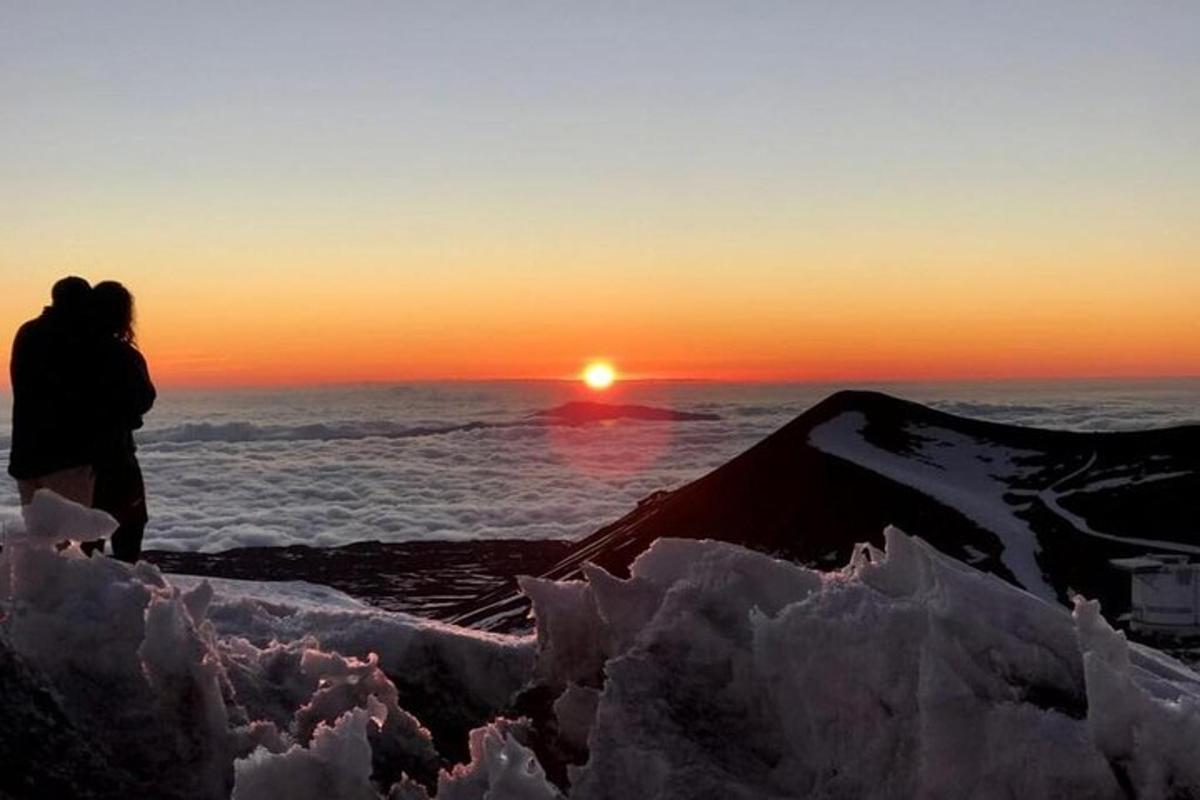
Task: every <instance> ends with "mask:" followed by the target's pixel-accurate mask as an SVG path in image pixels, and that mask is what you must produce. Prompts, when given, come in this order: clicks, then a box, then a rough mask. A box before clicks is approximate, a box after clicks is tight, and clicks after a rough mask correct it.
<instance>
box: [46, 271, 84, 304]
mask: <svg viewBox="0 0 1200 800" xmlns="http://www.w3.org/2000/svg"><path fill="white" fill-rule="evenodd" d="M91 293H92V285H91V284H90V283H88V282H87V281H85V280H84V279H83V278H80V277H79V276H78V275H68V276H67V277H65V278H62V279H60V280H58V281H57V282H56V283H55V284H54V286H53V288H51V289H50V304H51V306H53V307H54V308H55V309H57V310H58V311H65V312H67V313H73V312H80V311H83V310H84V309H86V308H87V304H88V298H89V297H90V295H91Z"/></svg>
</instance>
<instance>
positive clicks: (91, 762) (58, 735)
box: [0, 635, 149, 800]
mask: <svg viewBox="0 0 1200 800" xmlns="http://www.w3.org/2000/svg"><path fill="white" fill-rule="evenodd" d="M0 686H2V687H4V710H3V713H0V743H2V745H0V798H3V800H41V799H42V798H50V797H54V798H57V797H71V798H79V800H89V798H97V799H99V798H110V797H136V796H139V795H141V796H149V795H147V794H146V789H147V787H146V786H144V785H142V784H140V783H139V782H138V781H136V780H134V778H132V777H131V776H129V775H128V774H126V773H124V772H122V771H121V770H120V769H117V768H115V767H113V766H112V764H111V760H110V759H109V757H108V754H107V753H105V751H104V745H105V742H106V737H105V735H104V734H103V733H96V732H92V733H91V734H88V733H86V732H84V731H82V730H80V729H79V728H78V727H76V726H75V725H74V724H73V723H72V722H71V718H70V716H69V715H68V714H67V713H66V710H65V709H64V708H63V707H62V704H61V701H60V698H59V697H58V695H57V694H56V693H55V692H54V690H53V689H52V688H50V686H49V685H48V684H47V683H46V682H45V680H43V678H42V677H41V676H40V675H39V674H38V673H36V672H35V671H34V670H32V669H30V668H29V666H28V665H26V663H25V662H24V661H23V660H22V659H21V658H20V657H19V656H18V655H17V654H16V653H15V652H14V651H13V650H12V648H11V647H9V645H8V642H7V641H6V640H5V638H4V637H3V635H0Z"/></svg>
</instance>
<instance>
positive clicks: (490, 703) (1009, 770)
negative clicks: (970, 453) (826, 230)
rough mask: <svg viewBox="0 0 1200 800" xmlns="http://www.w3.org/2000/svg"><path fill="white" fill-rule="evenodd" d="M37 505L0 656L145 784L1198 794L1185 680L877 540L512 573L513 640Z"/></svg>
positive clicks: (3, 565)
mask: <svg viewBox="0 0 1200 800" xmlns="http://www.w3.org/2000/svg"><path fill="white" fill-rule="evenodd" d="M62 511H63V507H62V506H61V505H60V504H57V503H51V504H49V505H47V504H46V503H43V504H41V505H38V506H35V507H33V508H31V509H30V510H29V517H30V518H29V519H27V520H26V525H27V527H28V528H30V529H35V530H40V531H42V534H41V535H39V536H38V537H33V538H30V537H20V536H18V537H14V538H11V539H10V540H9V542H8V545H7V546H6V547H5V548H4V550H3V552H2V553H0V576H3V584H2V585H0V613H2V614H3V621H2V622H0V655H5V656H6V657H5V658H0V665H2V664H18V663H19V665H20V667H19V669H20V671H21V674H20V675H19V676H17V675H16V673H14V676H15V677H17V678H19V681H17V682H16V683H15V684H14V685H17V686H32V685H37V686H45V687H48V691H50V692H52V694H53V697H54V698H55V709H61V711H62V713H63V714H65V715H66V717H67V718H68V719H66V720H65V721H62V720H59V719H58V717H54V718H53V719H51V717H49V716H47V718H46V721H47V729H48V727H49V725H50V723H51V722H53V724H54V727H55V730H56V731H58V735H59V737H60V738H61V737H69V736H71V737H75V739H76V740H77V741H78V742H79V743H80V746H79V747H77V748H74V750H78V751H79V752H85V751H93V750H94V751H97V752H98V754H99V756H98V757H100V758H102V759H103V760H104V761H105V762H107V763H108V764H109V765H110V768H111V770H112V771H113V774H114V775H120V776H122V777H121V780H120V781H119V783H120V784H121V785H123V786H130V785H131V786H141V787H143V788H144V791H143V793H144V794H146V795H147V796H154V797H164V798H186V799H187V800H191V799H192V798H197V799H200V798H205V799H207V798H229V797H233V798H236V799H237V800H260V799H261V798H278V797H289V798H299V799H300V800H303V799H304V798H317V797H320V798H333V799H334V800H337V799H338V798H350V799H353V800H360V799H361V800H368V799H373V798H387V800H428V798H430V797H436V798H438V800H485V799H489V800H551V799H552V798H563V797H569V798H585V799H586V798H638V800H651V799H652V798H790V797H798V796H805V797H807V796H812V797H839V798H841V797H850V798H892V797H935V798H936V797H945V798H958V797H983V798H987V797H1012V796H1027V797H1031V798H1041V797H1084V798H1110V797H1111V798H1119V797H1127V796H1142V797H1166V796H1197V795H1198V794H1200V759H1196V757H1195V755H1196V748H1195V745H1194V743H1195V742H1196V741H1197V739H1198V736H1200V676H1197V675H1196V674H1195V673H1193V672H1191V671H1189V670H1188V669H1187V668H1185V667H1183V666H1182V665H1180V664H1179V663H1177V662H1175V661H1173V660H1171V659H1170V658H1168V657H1166V656H1164V655H1162V654H1160V653H1157V652H1156V651H1153V650H1148V649H1146V648H1141V647H1136V646H1131V645H1129V644H1128V643H1127V642H1126V641H1125V639H1124V637H1123V636H1122V635H1121V634H1120V633H1117V632H1115V631H1113V630H1112V629H1111V628H1110V627H1109V626H1108V625H1107V623H1106V622H1105V621H1104V619H1103V618H1102V617H1101V616H1100V613H1099V608H1098V607H1097V605H1096V604H1095V603H1092V602H1089V601H1085V600H1082V599H1080V600H1078V601H1077V602H1076V606H1075V609H1074V612H1073V614H1072V613H1070V612H1068V611H1066V610H1065V609H1062V608H1059V607H1057V606H1054V605H1051V604H1048V603H1046V602H1044V601H1042V600H1040V599H1039V598H1037V597H1035V596H1033V595H1030V594H1028V593H1026V592H1023V591H1021V590H1019V589H1016V588H1014V587H1012V586H1010V585H1009V584H1006V583H1004V582H1003V581H1001V580H999V579H998V578H995V577H992V576H989V575H985V574H983V573H980V572H978V571H976V570H974V569H972V568H970V567H967V566H965V565H962V564H959V563H957V562H954V561H952V560H950V559H948V558H947V557H945V556H943V555H941V554H939V553H938V552H937V551H935V550H934V549H932V548H931V547H929V546H927V545H925V544H924V543H923V542H921V541H920V540H918V539H914V538H910V537H908V536H906V535H904V534H902V533H900V532H899V531H897V530H894V529H889V530H888V531H887V533H886V537H885V538H886V549H885V550H883V551H880V550H877V549H874V548H872V547H870V546H862V547H859V548H857V549H856V550H855V553H854V556H853V558H852V559H851V561H850V563H849V564H848V565H847V566H846V567H844V568H843V569H842V570H840V571H838V572H833V573H820V572H816V571H813V570H809V569H806V568H803V567H800V566H797V565H794V564H790V563H786V562H782V561H778V560H775V559H772V558H769V557H767V556H764V555H762V554H759V553H754V552H751V551H748V550H745V549H742V548H739V547H737V546H734V545H729V544H724V543H717V542H706V541H695V540H675V539H664V540H660V541H658V542H656V543H655V544H654V545H653V546H652V547H651V548H650V549H649V550H648V551H647V552H645V553H644V554H643V555H642V556H640V557H639V558H638V560H637V561H636V562H635V563H634V565H633V567H632V571H631V576H630V578H628V579H618V578H614V577H613V576H612V575H610V574H608V573H606V572H604V571H603V570H600V569H597V568H591V567H589V568H586V569H585V571H584V574H585V580H582V581H575V582H551V581H544V580H537V579H525V580H523V582H522V586H523V588H524V590H525V591H526V593H527V594H528V595H529V596H530V598H531V599H532V601H533V606H534V612H535V615H536V617H537V637H536V641H534V640H533V639H532V638H529V637H505V636H496V635H490V634H480V633H478V632H473V631H470V630H466V629H461V628H454V627H451V626H446V625H441V624H437V623H432V622H428V621H425V620H421V619H418V618H415V617H410V616H406V615H401V614H392V613H387V612H382V611H378V610H375V609H371V608H368V607H364V606H362V605H361V604H358V603H357V602H355V601H353V600H351V599H349V598H346V597H345V596H343V595H340V593H336V592H331V591H326V590H322V589H320V588H319V587H314V586H312V585H310V584H285V585H271V584H248V583H244V582H238V581H221V582H216V583H214V582H209V581H201V580H196V579H175V578H173V577H172V576H164V575H162V574H161V573H159V571H158V570H157V569H155V568H154V567H152V566H150V565H138V566H136V567H130V566H128V565H125V564H123V563H120V562H116V561H112V560H110V559H107V558H102V557H96V558H87V557H85V556H83V554H82V553H81V552H80V551H79V549H78V547H75V546H71V547H68V548H66V549H65V550H63V551H61V552H59V551H56V550H55V548H53V547H45V546H43V545H42V544H41V542H44V541H62V540H64V539H72V538H79V537H77V536H76V537H73V536H72V531H71V530H69V526H70V525H72V524H76V523H79V524H81V525H82V524H84V523H83V518H82V517H80V516H79V515H78V514H77V513H75V512H74V511H72V512H71V513H67V514H64V513H62ZM64 526H66V527H64ZM93 532H94V529H92V528H88V529H87V535H88V536H90V535H91V534H92V533H93ZM85 538H86V537H85ZM7 656H11V658H9V657H7ZM14 669H15V668H14ZM0 677H7V676H0ZM5 685H8V683H7V682H6V684H5ZM39 697H40V696H39ZM5 702H6V706H7V707H8V708H9V709H10V711H11V710H13V709H16V710H17V711H19V712H20V711H24V712H28V713H25V714H24V717H23V718H35V717H36V716H37V715H38V714H39V713H42V712H40V711H39V709H40V708H41V707H42V706H43V705H45V698H41V699H38V698H35V697H33V695H32V694H30V696H28V697H26V696H24V695H22V694H20V693H18V694H16V695H10V696H6V698H5ZM39 704H41V705H39ZM55 713H58V711H55ZM4 730H5V728H3V726H0V732H2V731H4ZM67 744H69V742H68V743H67ZM64 746H66V745H64ZM0 752H3V753H4V756H5V761H6V763H7V762H8V760H9V759H10V758H11V759H12V760H13V763H27V764H30V765H31V766H30V768H31V769H33V770H36V769H39V768H40V767H39V763H38V762H36V761H33V760H31V754H32V753H33V752H35V751H34V750H33V745H32V744H31V743H26V742H23V741H22V740H21V738H20V737H19V736H15V735H9V736H8V738H6V739H5V740H3V741H0ZM43 758H44V756H43ZM27 777H28V776H27ZM33 783H34V782H33V781H32V780H28V781H25V783H23V784H22V785H33ZM79 788H80V791H79V792H76V794H77V795H79V796H85V795H88V796H90V794H89V793H87V792H84V791H82V790H83V789H84V788H85V787H79ZM0 790H4V791H7V786H6V785H5V784H4V783H3V782H0ZM10 793H11V792H10ZM13 796H14V797H20V796H24V795H20V794H13Z"/></svg>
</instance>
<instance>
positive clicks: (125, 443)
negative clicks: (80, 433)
mask: <svg viewBox="0 0 1200 800" xmlns="http://www.w3.org/2000/svg"><path fill="white" fill-rule="evenodd" d="M93 369H94V370H95V374H96V375H97V384H98V387H99V393H98V396H97V402H96V406H95V420H94V425H95V428H94V437H93V441H94V443H95V444H94V447H95V457H94V462H95V463H97V464H104V463H107V462H112V461H121V460H128V459H130V458H132V457H133V454H134V451H135V449H136V448H135V446H134V443H133V431H135V430H137V429H138V428H140V427H142V416H143V415H144V414H145V413H146V412H147V411H149V410H150V408H151V407H152V406H153V405H154V399H155V397H156V396H157V393H156V392H155V390H154V384H153V383H152V382H151V381H150V372H149V370H148V369H147V367H146V359H145V358H144V357H143V356H142V354H141V353H140V352H138V350H137V348H136V347H134V346H133V345H130V344H127V343H125V342H122V341H118V340H117V339H103V340H101V341H100V342H98V343H97V344H96V350H95V364H94V367H93Z"/></svg>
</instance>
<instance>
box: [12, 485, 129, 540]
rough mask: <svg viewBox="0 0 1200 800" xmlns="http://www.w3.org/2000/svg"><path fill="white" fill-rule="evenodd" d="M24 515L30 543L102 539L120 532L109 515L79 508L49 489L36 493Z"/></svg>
mask: <svg viewBox="0 0 1200 800" xmlns="http://www.w3.org/2000/svg"><path fill="white" fill-rule="evenodd" d="M21 513H22V515H23V517H24V519H25V528H24V535H25V537H27V538H28V539H30V540H31V541H40V542H50V543H55V542H61V541H65V540H68V539H71V540H74V541H83V540H89V539H102V538H105V537H108V536H111V535H112V532H113V531H115V530H116V529H117V521H116V520H115V519H113V518H112V516H110V515H109V514H108V513H106V512H104V511H100V510H99V509H95V508H88V507H87V506H83V505H80V504H79V503H76V502H75V501H74V500H68V499H67V498H65V497H62V496H61V495H59V494H57V493H56V492H53V491H51V490H50V489H38V490H37V491H36V492H34V493H33V500H32V502H30V503H29V505H27V506H23V507H22V508H21ZM16 533H19V531H18V532H16Z"/></svg>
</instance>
